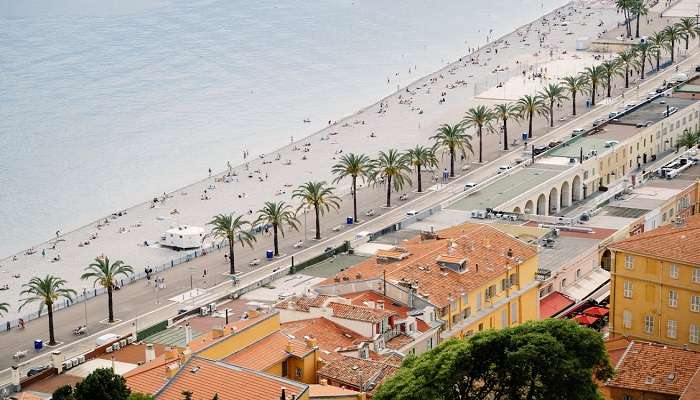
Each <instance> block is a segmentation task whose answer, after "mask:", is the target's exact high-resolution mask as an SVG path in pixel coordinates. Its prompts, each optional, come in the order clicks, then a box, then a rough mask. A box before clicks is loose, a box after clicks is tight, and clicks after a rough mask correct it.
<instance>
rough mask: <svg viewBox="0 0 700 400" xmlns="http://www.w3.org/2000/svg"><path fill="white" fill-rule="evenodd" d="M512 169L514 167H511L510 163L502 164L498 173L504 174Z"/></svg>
mask: <svg viewBox="0 0 700 400" xmlns="http://www.w3.org/2000/svg"><path fill="white" fill-rule="evenodd" d="M511 169H513V167H511V166H510V165H501V166H500V167H498V173H499V174H502V173H504V172H508V171H510V170H511Z"/></svg>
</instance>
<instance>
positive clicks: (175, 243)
mask: <svg viewBox="0 0 700 400" xmlns="http://www.w3.org/2000/svg"><path fill="white" fill-rule="evenodd" d="M162 239H163V242H162V243H161V244H162V245H163V246H168V247H174V248H177V249H194V248H197V247H201V246H202V240H204V228H201V227H199V226H189V225H180V226H178V227H176V228H172V229H168V230H167V231H165V233H164V234H163V237H162Z"/></svg>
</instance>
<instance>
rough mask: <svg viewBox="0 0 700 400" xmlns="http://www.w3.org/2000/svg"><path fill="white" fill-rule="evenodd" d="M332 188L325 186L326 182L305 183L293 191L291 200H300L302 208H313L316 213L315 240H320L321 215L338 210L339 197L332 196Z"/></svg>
mask: <svg viewBox="0 0 700 400" xmlns="http://www.w3.org/2000/svg"><path fill="white" fill-rule="evenodd" d="M334 190H335V188H334V187H332V186H326V182H306V183H304V184H303V185H301V186H299V187H298V188H296V189H294V192H293V193H292V198H293V199H294V198H299V199H301V202H302V204H301V205H300V206H299V208H298V210H299V209H301V208H303V207H306V206H308V207H313V208H314V212H315V213H316V240H319V239H321V215H323V214H324V213H325V212H326V211H330V210H331V209H332V208H334V209H338V208H340V201H341V200H340V197H338V196H336V195H334V194H333V191H334Z"/></svg>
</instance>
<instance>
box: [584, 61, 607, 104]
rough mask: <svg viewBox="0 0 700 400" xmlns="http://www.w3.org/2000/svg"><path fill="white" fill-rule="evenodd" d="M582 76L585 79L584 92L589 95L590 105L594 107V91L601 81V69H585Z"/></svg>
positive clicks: (599, 67)
mask: <svg viewBox="0 0 700 400" xmlns="http://www.w3.org/2000/svg"><path fill="white" fill-rule="evenodd" d="M583 76H585V77H586V83H587V86H586V90H587V91H588V93H589V94H590V95H591V105H592V106H595V97H596V91H597V90H598V87H599V86H600V85H601V83H602V81H603V69H602V67H601V66H599V65H597V66H595V65H594V66H592V67H586V68H585V69H584V70H583Z"/></svg>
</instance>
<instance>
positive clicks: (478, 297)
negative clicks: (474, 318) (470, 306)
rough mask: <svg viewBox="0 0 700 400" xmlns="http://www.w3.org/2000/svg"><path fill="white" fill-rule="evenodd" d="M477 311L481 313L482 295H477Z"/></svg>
mask: <svg viewBox="0 0 700 400" xmlns="http://www.w3.org/2000/svg"><path fill="white" fill-rule="evenodd" d="M476 311H481V293H477V294H476Z"/></svg>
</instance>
